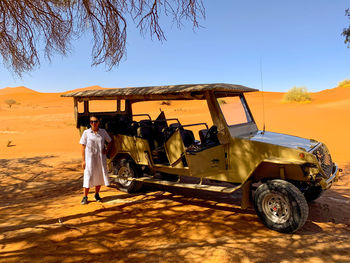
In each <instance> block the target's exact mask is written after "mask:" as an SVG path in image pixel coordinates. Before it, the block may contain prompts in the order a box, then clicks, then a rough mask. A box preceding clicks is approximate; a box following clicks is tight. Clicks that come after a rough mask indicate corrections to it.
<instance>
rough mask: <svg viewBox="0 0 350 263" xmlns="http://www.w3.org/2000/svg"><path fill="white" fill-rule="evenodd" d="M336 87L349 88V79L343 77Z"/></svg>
mask: <svg viewBox="0 0 350 263" xmlns="http://www.w3.org/2000/svg"><path fill="white" fill-rule="evenodd" d="M338 87H339V88H340V87H341V88H350V79H344V80H343V81H340V82H339V83H338Z"/></svg>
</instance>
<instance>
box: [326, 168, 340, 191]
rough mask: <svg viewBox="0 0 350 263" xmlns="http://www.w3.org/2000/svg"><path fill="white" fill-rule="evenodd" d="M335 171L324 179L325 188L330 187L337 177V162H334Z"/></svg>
mask: <svg viewBox="0 0 350 263" xmlns="http://www.w3.org/2000/svg"><path fill="white" fill-rule="evenodd" d="M334 167H335V171H334V173H333V174H332V175H331V176H330V177H329V178H328V179H327V180H326V183H327V188H329V187H331V185H332V183H333V181H334V180H335V179H336V178H337V177H338V175H339V167H338V165H337V164H334Z"/></svg>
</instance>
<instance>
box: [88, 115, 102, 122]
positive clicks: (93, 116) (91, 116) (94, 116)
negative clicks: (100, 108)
mask: <svg viewBox="0 0 350 263" xmlns="http://www.w3.org/2000/svg"><path fill="white" fill-rule="evenodd" d="M91 118H96V119H97V120H98V121H99V120H100V118H99V117H97V116H96V115H90V120H91Z"/></svg>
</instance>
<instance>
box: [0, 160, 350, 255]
mask: <svg viewBox="0 0 350 263" xmlns="http://www.w3.org/2000/svg"><path fill="white" fill-rule="evenodd" d="M51 158H54V157H52V156H46V157H35V158H32V159H26V160H23V161H19V160H0V163H1V164H5V165H7V167H6V166H2V167H3V168H1V170H0V178H1V187H3V188H1V190H4V191H2V192H0V200H1V202H2V203H1V205H0V213H1V218H0V262H72V261H73V262H79V261H85V262H101V261H112V262H115V261H120V262H141V261H142V262H203V261H204V260H208V261H213V262H240V261H243V260H244V259H245V258H247V259H249V261H250V262H280V261H282V260H283V259H285V260H287V261H290V262H291V261H293V260H295V259H297V260H301V259H302V260H303V261H305V260H306V261H307V260H308V259H309V260H312V259H315V260H317V259H319V260H321V261H330V262H345V261H349V260H350V253H349V251H350V234H349V230H348V229H347V226H346V224H345V223H346V221H345V219H338V217H337V220H339V221H337V220H336V221H335V222H332V221H328V219H327V218H328V216H329V215H330V214H332V215H333V214H334V215H336V214H337V209H338V207H333V206H329V207H328V211H326V210H325V209H324V207H323V205H322V204H324V203H327V204H330V203H332V202H333V201H334V200H333V201H332V199H329V198H330V197H333V198H341V200H343V201H346V202H347V201H348V198H346V194H345V193H346V192H345V191H346V189H348V188H349V185H347V184H345V185H340V186H339V189H338V188H335V190H330V192H329V193H328V192H327V193H326V194H325V195H324V196H323V197H321V198H320V199H319V200H318V201H316V202H314V203H313V204H311V205H310V216H309V219H308V221H307V223H306V225H305V227H304V228H303V229H301V230H300V231H299V232H297V233H296V234H294V235H288V234H281V233H277V232H275V231H271V230H269V229H267V228H266V227H264V226H263V225H262V223H261V222H260V221H259V220H258V218H257V216H256V215H255V212H254V211H253V210H252V209H247V210H242V209H241V208H239V204H240V195H241V193H240V192H235V193H234V194H233V195H224V194H217V193H211V192H205V191H200V192H199V191H196V192H194V191H190V190H185V189H174V188H170V187H169V188H154V187H152V188H149V187H147V188H146V189H147V191H146V192H143V193H140V194H125V193H121V192H116V191H114V189H107V190H105V192H104V197H103V203H101V204H97V203H96V204H91V205H93V206H90V204H89V205H88V206H81V205H80V204H78V203H76V202H75V200H76V199H77V198H75V197H74V195H77V194H78V193H79V194H80V191H81V181H82V177H81V175H82V172H81V170H80V167H79V163H77V162H65V163H61V164H58V165H54V166H52V165H49V164H47V163H48V162H47V161H48V160H50V159H51ZM4 167H6V168H4ZM29 167H30V168H31V169H30V170H28V168H29ZM348 172H349V166H348V167H347V168H346V169H344V173H346V174H348ZM6 176H10V177H9V178H8V179H7V180H3V179H4V178H5V177H6ZM13 178H15V179H13ZM11 182H12V183H11ZM6 184H8V185H7V187H5V185H6ZM342 187H344V188H342ZM10 189H11V190H10ZM343 191H344V192H343ZM12 192H16V193H17V194H16V195H13V194H12ZM39 193H40V194H41V195H39ZM58 193H59V194H60V196H61V197H60V199H59V202H61V203H60V204H57V203H56V202H55V201H56V200H57V194H58ZM6 198H11V200H7V199H6ZM28 198H30V199H28ZM72 199H73V201H72ZM4 200H6V201H4ZM72 202H73V204H72ZM113 202H114V203H113ZM68 205H70V206H72V208H71V209H70V211H71V212H70V213H69V214H67V213H66V212H65V213H63V212H60V207H62V206H68ZM344 209H345V208H344ZM47 210H52V211H55V216H51V217H49V218H48V217H47V216H44V215H43V214H44V212H45V211H47ZM315 211H317V212H315ZM345 216H347V214H344V215H343V217H344V218H345ZM318 223H324V224H326V225H327V226H328V227H329V229H327V228H325V229H324V228H321V227H320V226H319V225H318ZM315 244H317V246H316V245H315ZM329 244H332V245H329ZM334 255H341V256H339V257H334ZM246 261H247V260H246Z"/></svg>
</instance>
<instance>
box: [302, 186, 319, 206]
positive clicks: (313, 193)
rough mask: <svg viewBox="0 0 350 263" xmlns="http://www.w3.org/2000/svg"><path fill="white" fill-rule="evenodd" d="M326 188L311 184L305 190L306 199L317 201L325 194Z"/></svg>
mask: <svg viewBox="0 0 350 263" xmlns="http://www.w3.org/2000/svg"><path fill="white" fill-rule="evenodd" d="M323 192H324V190H323V189H322V187H321V186H310V187H309V188H308V189H307V190H306V191H305V192H304V196H305V199H306V201H308V202H312V201H315V200H316V199H317V198H319V197H320V196H321V195H322V194H323Z"/></svg>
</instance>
